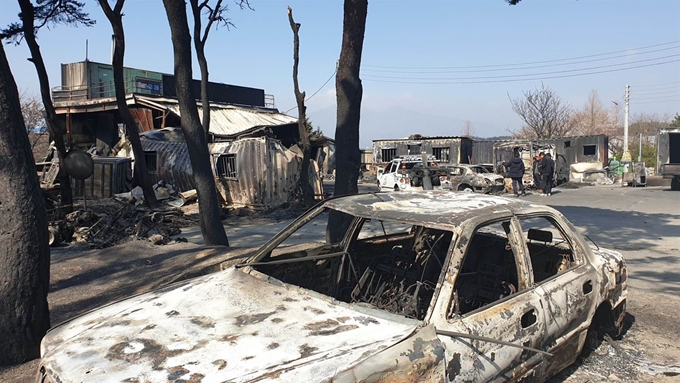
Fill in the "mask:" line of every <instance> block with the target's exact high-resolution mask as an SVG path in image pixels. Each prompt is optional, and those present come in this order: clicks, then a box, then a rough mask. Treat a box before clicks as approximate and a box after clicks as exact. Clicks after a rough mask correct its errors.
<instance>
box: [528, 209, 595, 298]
mask: <svg viewBox="0 0 680 383" xmlns="http://www.w3.org/2000/svg"><path fill="white" fill-rule="evenodd" d="M535 218H545V219H546V220H547V221H549V222H550V223H552V224H553V226H554V227H555V229H557V230H559V232H560V234H561V235H562V238H563V239H564V242H565V243H567V244H569V247H570V248H571V254H572V258H573V263H574V264H573V265H572V266H571V267H570V268H568V269H567V270H566V271H569V270H573V269H575V268H578V267H581V266H583V265H585V264H587V262H586V259H585V258H586V250H585V249H584V248H583V247H582V246H581V243H580V242H579V241H576V240H575V238H573V237H572V236H573V235H574V231H572V230H571V229H570V228H569V227H568V226H567V225H562V221H561V219H560V218H559V217H557V216H555V215H554V214H551V213H550V212H536V213H530V214H521V215H517V223H518V225H519V227H520V230H521V232H520V234H521V237H522V242H523V247H524V249H523V250H524V252H525V254H527V257H528V260H527V261H528V266H529V267H530V271H531V272H530V273H529V274H530V277H531V282H530V288H535V287H536V286H540V285H543V284H545V283H547V282H549V281H552V280H554V279H555V278H558V277H559V276H561V275H563V274H564V273H557V274H555V275H552V276H550V277H549V278H546V279H543V280H542V281H539V282H536V281H535V279H534V265H533V262H532V260H531V253H530V251H529V246H528V244H527V240H526V239H525V238H524V227H523V226H522V221H523V220H526V219H535ZM565 227H566V228H565ZM527 232H528V228H527Z"/></svg>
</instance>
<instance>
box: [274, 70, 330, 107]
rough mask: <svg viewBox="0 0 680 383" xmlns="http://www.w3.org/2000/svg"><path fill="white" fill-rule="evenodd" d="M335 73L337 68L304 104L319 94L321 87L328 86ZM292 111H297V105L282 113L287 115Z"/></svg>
mask: <svg viewBox="0 0 680 383" xmlns="http://www.w3.org/2000/svg"><path fill="white" fill-rule="evenodd" d="M336 73H338V69H337V68H336V69H335V70H334V71H333V74H331V75H330V77H328V80H326V82H324V83H323V85H321V86H320V87H319V89H317V90H316V92H314V93H313V94H312V95H311V96H309V97H307V98H306V99H305V102H307V101H309V100H311V99H312V97H314V96H316V94H317V93H319V92H320V91H321V89H323V87H324V86H326V84H328V82H329V81H331V79H332V78H333V76H335V74H336ZM293 109H297V105H295V106H294V107H292V108H290V109H288V110H287V111H285V112H283V114H288V112H290V111H291V110H293Z"/></svg>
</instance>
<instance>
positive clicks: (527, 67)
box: [0, 0, 680, 147]
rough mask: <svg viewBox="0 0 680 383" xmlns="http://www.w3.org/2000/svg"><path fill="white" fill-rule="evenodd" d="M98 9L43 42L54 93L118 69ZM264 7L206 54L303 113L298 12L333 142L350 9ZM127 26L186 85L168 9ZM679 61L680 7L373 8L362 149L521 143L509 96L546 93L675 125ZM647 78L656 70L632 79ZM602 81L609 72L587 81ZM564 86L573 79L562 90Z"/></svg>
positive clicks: (613, 2) (146, 59)
mask: <svg viewBox="0 0 680 383" xmlns="http://www.w3.org/2000/svg"><path fill="white" fill-rule="evenodd" d="M86 3H87V4H88V5H87V10H88V11H89V12H90V14H91V16H92V17H93V18H94V19H96V20H97V25H96V26H95V27H92V28H68V27H64V26H57V27H55V28H52V29H50V30H47V29H45V30H43V31H41V33H40V35H39V36H38V37H39V40H38V41H39V43H40V44H41V47H42V51H43V55H44V57H45V61H46V64H47V70H48V72H49V74H50V81H51V84H52V86H55V85H59V83H60V77H59V75H60V67H59V64H60V63H68V62H75V61H82V60H83V59H84V58H85V40H86V39H87V40H88V41H89V59H90V60H92V61H99V62H109V61H110V51H111V47H110V35H111V29H110V26H109V24H108V21H107V20H106V18H105V17H104V15H103V13H102V11H101V9H100V8H99V6H98V5H96V3H97V2H96V1H93V0H86ZM251 3H252V6H253V8H254V9H255V10H254V11H250V10H244V11H241V10H240V9H238V7H236V6H234V5H233V4H232V6H231V12H230V14H229V16H230V18H231V19H232V21H233V23H234V24H235V25H236V28H232V29H231V30H227V29H226V28H221V29H219V30H214V31H212V32H211V36H210V38H209V41H208V46H207V48H206V49H207V56H208V62H209V65H210V74H211V77H210V79H211V81H217V82H224V83H229V84H235V85H242V86H251V87H256V88H263V89H265V92H266V93H268V94H272V95H274V96H275V100H276V106H277V108H279V110H281V111H283V112H285V111H287V110H289V109H291V108H293V107H294V106H295V99H294V96H293V85H292V78H291V75H292V45H293V44H292V40H293V38H292V32H291V31H290V26H289V25H288V19H287V15H286V6H287V5H290V6H291V7H292V8H293V12H294V16H295V20H296V21H297V22H299V23H301V24H302V28H301V31H300V39H301V48H300V50H301V64H300V86H301V88H302V89H303V90H305V91H306V92H307V95H308V96H310V95H311V94H312V93H314V92H316V91H317V90H319V89H320V88H321V89H320V90H319V92H318V93H317V94H316V95H315V96H314V97H313V98H311V99H310V100H309V101H308V103H307V106H308V115H309V117H310V118H311V120H312V121H313V123H314V125H315V126H317V125H318V126H320V127H321V129H322V130H323V132H324V133H325V134H326V135H329V136H333V135H334V131H335V89H334V84H335V81H334V79H331V80H330V81H329V82H328V83H327V84H326V86H324V87H322V85H323V84H324V83H325V82H326V81H327V80H328V79H329V77H331V76H332V74H333V72H334V70H335V65H336V61H337V59H338V57H339V53H340V43H341V37H342V2H341V1H339V0H288V1H285V2H284V1H274V0H269V1H258V0H251ZM124 13H125V17H124V25H125V30H126V38H127V51H126V56H125V65H126V66H130V67H135V68H141V69H149V70H154V71H159V72H166V73H172V71H173V56H172V45H171V42H170V29H169V27H168V24H167V19H166V17H165V14H164V10H163V5H162V1H161V0H128V1H127V4H126V5H125V8H124ZM17 14H18V5H17V3H16V1H14V0H0V25H3V26H4V25H7V24H8V23H9V22H12V21H14V20H16V19H17V16H16V15H17ZM644 47H647V48H644ZM5 49H6V51H7V54H8V57H9V60H10V65H11V66H12V71H13V73H14V76H15V79H16V82H17V84H18V86H19V87H20V88H21V89H22V90H26V91H28V92H31V93H37V92H38V82H37V77H36V74H35V70H34V68H33V66H32V65H31V64H30V63H29V62H27V61H26V57H28V50H27V48H26V47H25V44H22V45H21V46H18V47H15V46H5ZM612 52H616V53H612ZM584 56H588V57H584ZM576 58H580V59H576ZM566 59H570V60H566ZM557 60H561V61H557ZM678 60H680V1H678V0H644V1H643V0H634V1H628V0H607V1H605V0H599V1H598V0H580V1H577V0H549V1H548V0H523V1H522V2H521V3H520V4H519V5H517V6H514V7H512V6H509V5H507V4H506V3H505V2H504V1H502V0H467V1H463V0H448V1H445V0H434V1H419V2H416V1H406V0H373V1H369V9H368V20H367V26H366V36H365V42H364V51H363V59H362V79H363V84H364V102H363V106H362V124H361V146H362V147H368V146H370V145H371V140H373V139H380V138H394V137H405V136H408V135H409V134H412V133H419V134H424V135H430V136H435V135H457V134H459V133H460V130H461V127H462V125H463V123H464V121H466V120H469V121H471V122H472V125H473V127H474V128H475V130H476V133H477V135H479V136H494V135H503V134H507V132H508V130H513V129H517V128H519V127H520V126H521V120H520V119H519V118H518V117H517V116H516V115H515V114H514V112H513V111H512V109H511V106H510V102H509V100H508V94H509V95H510V96H512V97H518V96H521V94H522V91H525V90H530V89H534V88H536V87H537V86H540V84H541V80H542V81H543V83H544V84H545V85H546V86H549V87H551V88H552V89H553V90H555V91H556V92H557V93H558V94H559V95H560V96H561V97H562V98H563V99H564V101H566V102H568V103H569V104H571V105H572V106H573V107H575V108H581V107H582V106H583V105H584V104H585V102H586V100H587V98H588V94H589V93H590V91H591V90H593V89H594V90H596V91H597V92H598V93H599V96H600V98H601V99H602V101H603V103H604V104H606V105H611V103H610V101H617V102H619V101H622V99H623V93H624V89H625V85H626V84H630V85H631V107H630V110H631V114H636V113H641V112H644V113H658V114H669V115H674V114H675V113H678V112H680V61H678ZM670 61H672V62H670ZM662 62H668V63H666V64H660V63H662ZM519 64H522V65H519ZM659 64H660V65H659ZM634 66H644V67H640V68H637V69H630V70H619V69H625V68H630V67H634ZM195 68H196V70H194V77H196V78H197V77H198V70H197V67H195ZM583 69H585V70H583ZM547 72H557V73H552V74H546V73H547ZM590 72H603V73H597V74H592V75H584V73H590ZM574 75H575V76H574ZM557 76H571V77H562V78H550V77H557ZM508 80H519V81H508ZM289 114H291V115H296V114H297V112H296V110H295V109H293V110H291V111H290V112H289Z"/></svg>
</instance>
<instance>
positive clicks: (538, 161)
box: [533, 152, 543, 193]
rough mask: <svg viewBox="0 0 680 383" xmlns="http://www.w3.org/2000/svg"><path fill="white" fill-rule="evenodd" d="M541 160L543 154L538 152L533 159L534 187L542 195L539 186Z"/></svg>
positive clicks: (540, 186)
mask: <svg viewBox="0 0 680 383" xmlns="http://www.w3.org/2000/svg"><path fill="white" fill-rule="evenodd" d="M542 159H543V152H540V153H538V154H537V155H536V157H534V169H533V170H534V187H535V188H536V191H537V192H540V193H543V186H542V185H541V169H540V164H541V160H542Z"/></svg>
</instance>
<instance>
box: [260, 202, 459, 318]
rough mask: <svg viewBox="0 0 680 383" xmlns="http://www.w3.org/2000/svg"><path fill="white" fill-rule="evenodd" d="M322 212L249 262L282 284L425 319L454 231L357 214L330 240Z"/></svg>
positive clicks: (326, 215)
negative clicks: (342, 233)
mask: <svg viewBox="0 0 680 383" xmlns="http://www.w3.org/2000/svg"><path fill="white" fill-rule="evenodd" d="M328 216H329V211H328V210H325V211H321V212H320V213H318V215H317V216H315V217H313V219H311V220H309V222H307V223H306V224H305V225H303V226H301V227H300V228H298V229H297V230H296V231H295V232H293V233H292V234H291V235H290V236H288V237H287V238H285V239H284V240H282V241H281V242H280V243H279V244H278V245H276V247H274V248H273V249H272V251H271V252H269V253H268V254H267V255H265V256H264V257H262V258H261V259H259V260H258V261H257V262H254V263H252V264H251V266H252V267H253V268H254V269H256V270H258V271H259V272H262V273H264V274H266V275H269V276H271V277H274V278H276V279H278V280H280V281H282V282H284V283H288V284H292V285H296V286H300V287H302V288H306V289H309V290H313V291H316V292H318V293H321V294H324V295H328V296H330V297H333V298H335V299H337V300H340V301H343V302H346V303H356V304H360V305H364V306H368V307H372V308H377V309H381V310H385V311H387V312H390V313H393V314H398V315H403V316H405V317H408V318H414V319H421V320H422V319H424V317H425V314H426V313H427V311H428V308H429V305H430V303H431V300H432V296H433V294H434V291H435V288H436V285H437V281H438V280H439V276H440V274H441V272H442V268H443V263H444V261H445V259H446V256H447V254H448V251H449V247H450V245H451V240H452V238H453V233H452V232H450V231H446V230H440V229H434V228H429V227H425V226H421V225H413V224H410V223H403V222H398V221H390V220H380V219H369V218H360V217H355V218H354V221H353V223H352V224H351V225H350V226H349V228H348V229H347V232H346V233H345V236H344V238H343V239H342V240H340V241H338V242H335V243H333V242H330V241H329V239H328V238H329V236H328V235H327V234H326V232H327V228H328Z"/></svg>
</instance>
